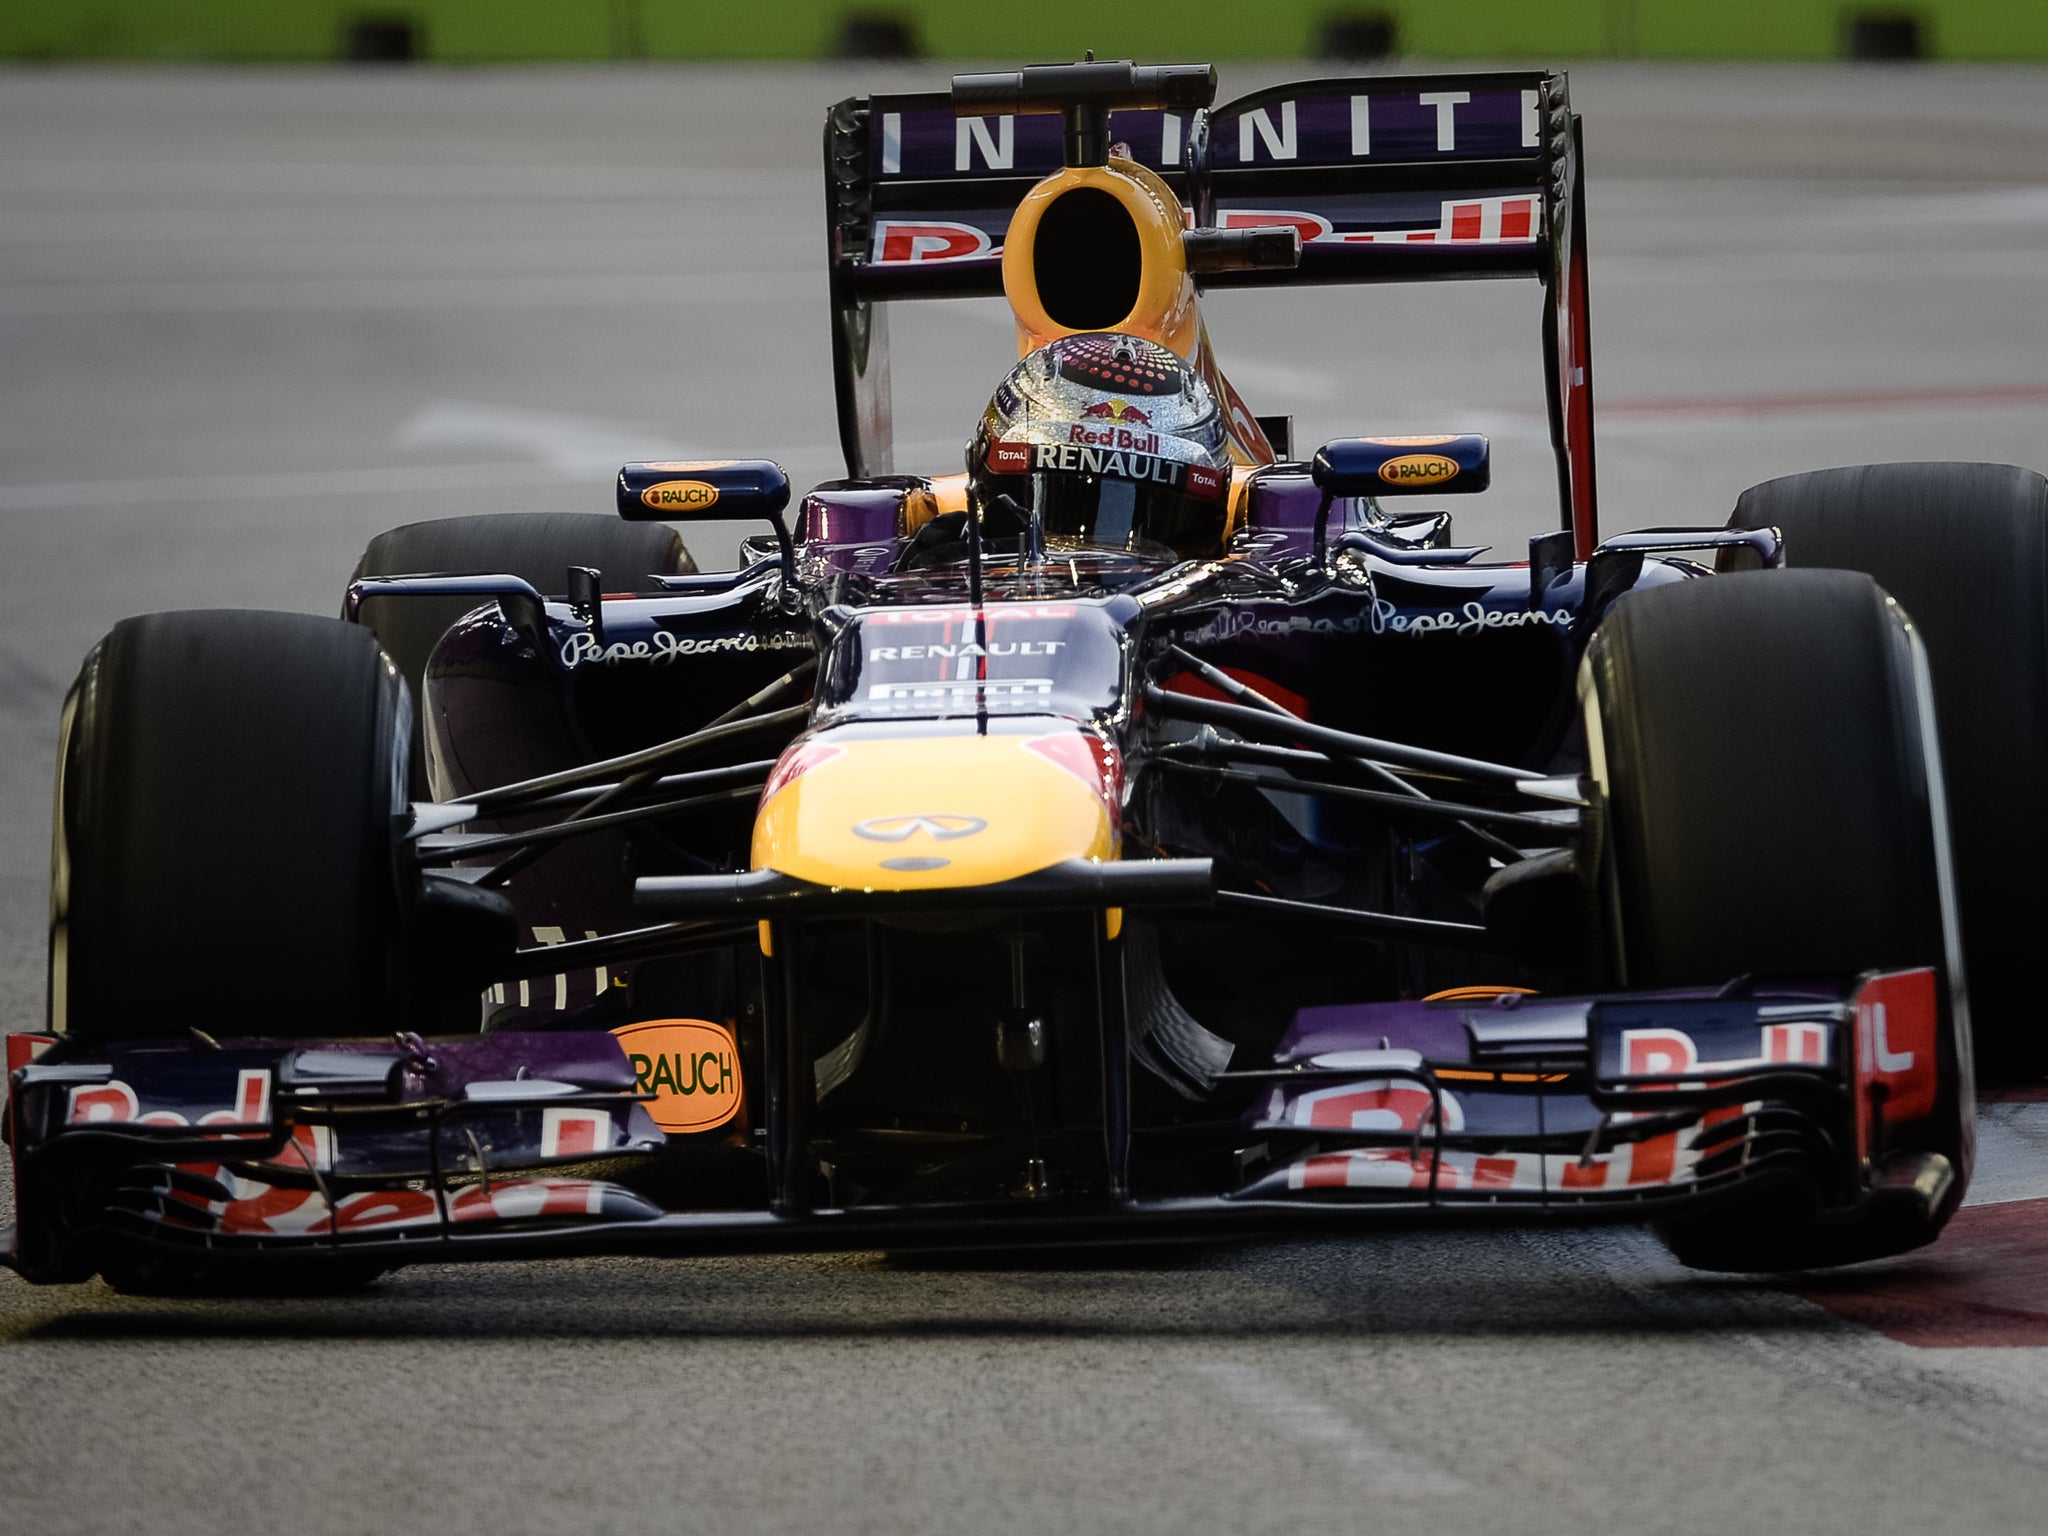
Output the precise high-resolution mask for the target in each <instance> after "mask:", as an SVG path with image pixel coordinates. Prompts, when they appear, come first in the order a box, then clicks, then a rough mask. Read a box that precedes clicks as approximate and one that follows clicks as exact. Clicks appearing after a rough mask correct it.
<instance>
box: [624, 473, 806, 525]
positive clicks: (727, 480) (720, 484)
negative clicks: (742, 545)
mask: <svg viewBox="0 0 2048 1536" xmlns="http://www.w3.org/2000/svg"><path fill="white" fill-rule="evenodd" d="M788 505H789V476H788V475H785V474H784V473H783V472H782V466H781V465H780V464H777V463H774V462H773V461H771V460H768V459H703V460H695V461H685V462H680V463H677V462H668V461H662V462H656V463H652V464H628V465H627V466H626V467H625V468H624V469H622V470H620V471H619V516H621V517H623V518H624V519H625V520H626V521H627V522H629V523H654V522H677V523H694V522H701V521H704V520H705V519H708V518H721V519H723V518H764V519H767V520H769V521H771V522H772V521H774V520H775V519H776V518H777V517H779V516H780V515H781V513H782V509H783V508H784V507H786V506H788Z"/></svg>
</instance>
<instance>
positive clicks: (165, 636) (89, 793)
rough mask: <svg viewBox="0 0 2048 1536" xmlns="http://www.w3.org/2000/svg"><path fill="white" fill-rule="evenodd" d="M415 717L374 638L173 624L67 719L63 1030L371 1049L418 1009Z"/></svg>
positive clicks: (240, 616)
mask: <svg viewBox="0 0 2048 1536" xmlns="http://www.w3.org/2000/svg"><path fill="white" fill-rule="evenodd" d="M409 725H410V720H409V715H408V712H407V708H406V702H405V697H404V693H403V691H402V689H401V687H400V684H399V681H398V676H397V673H396V672H395V671H394V670H393V669H392V667H391V665H390V663H389V662H388V661H387V660H386V659H385V657H384V654H383V653H382V652H381V651H380V650H379V649H378V647H377V642H376V640H375V639H373V638H372V637H371V636H370V635H369V633H368V632H366V631H364V630H362V629H360V628H358V627H357V626H355V625H353V624H344V623H341V622H340V621H338V620H335V619H324V618H315V617H312V616H309V615H305V614H295V613H246V612H231V611H217V612H194V613H160V614H151V615H149V616H147V617H144V618H137V619H127V620H124V621H122V622H121V623H120V624H117V625H116V626H115V627H114V629H113V631H112V632H111V633H110V634H108V635H107V637H106V638H105V639H104V640H102V641H101V642H100V643H99V645H97V646H96V647H94V649H93V651H92V653H91V654H90V655H89V656H87V657H86V660H85V664H84V666H83V667H82V669H81V670H80V672H79V675H78V680H77V682H76V683H74V684H73V685H72V689H71V693H70V695H69V696H68V697H67V699H66V700H65V705H64V715H63V725H62V731H61V736H60V742H59V749H58V751H59V756H58V779H57V808H56V819H55V828H54V837H53V849H52V858H51V895H50V973H49V977H50V987H49V999H50V1001H49V1008H50V1022H51V1026H52V1027H53V1028H54V1029H56V1030H59V1031H64V1032H68V1033H70V1034H73V1035H78V1036H84V1037H91V1038H94V1039H135V1038H142V1037H148V1036H163V1035H176V1034H180V1033H183V1032H184V1031H186V1030H188V1029H195V1028H196V1029H201V1030H205V1031H207V1032H208V1033H212V1034H222V1033H226V1034H250V1035H254V1034H261V1035H272V1036H285V1037H290V1038H320V1037H329V1036H350V1035H363V1034H371V1033H377V1032H381V1031H384V1030H389V1029H391V1028H393V1027H394V1026H395V1022H397V1020H396V1018H395V1015H396V1010H397V1008H398V1006H399V1003H400V999H401V996H402V988H401V985H400V973H401V962H400V945H399V942H398V940H399V929H400V917H401V901H400V892H399V886H398V876H397V857H396V850H397V840H396V839H397V831H398V822H397V820H396V818H397V817H398V816H399V815H400V814H401V813H402V812H403V811H404V810H405V808H406V800H405V762H406V752H407V737H408V732H409Z"/></svg>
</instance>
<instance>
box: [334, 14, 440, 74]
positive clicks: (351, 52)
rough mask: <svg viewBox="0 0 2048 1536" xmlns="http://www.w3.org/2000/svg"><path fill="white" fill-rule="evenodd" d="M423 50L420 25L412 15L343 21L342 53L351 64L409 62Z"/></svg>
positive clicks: (364, 17) (359, 17) (361, 17)
mask: <svg viewBox="0 0 2048 1536" xmlns="http://www.w3.org/2000/svg"><path fill="white" fill-rule="evenodd" d="M420 53H421V49H420V27H419V24H418V23H417V22H415V21H414V20H413V19H412V18H411V17H409V16H358V17H356V18H355V19H354V20H352V21H348V22H345V23H343V24H342V29H341V56H342V57H343V58H344V59H346V60H347V61H348V62H349V63H351V64H410V63H412V62H414V61H415V60H416V59H418V58H419V56H420Z"/></svg>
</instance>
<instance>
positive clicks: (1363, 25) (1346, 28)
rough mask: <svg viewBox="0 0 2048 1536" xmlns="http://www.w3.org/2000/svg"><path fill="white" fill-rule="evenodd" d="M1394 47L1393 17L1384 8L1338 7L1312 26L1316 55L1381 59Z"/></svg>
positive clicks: (1333, 57)
mask: <svg viewBox="0 0 2048 1536" xmlns="http://www.w3.org/2000/svg"><path fill="white" fill-rule="evenodd" d="M1393 51H1394V18H1393V17H1392V16H1389V15H1388V14H1387V13H1386V12H1384V11H1340V12H1338V13H1337V14H1335V15H1332V16H1325V17H1324V18H1323V20H1322V24H1321V25H1320V26H1319V27H1318V28H1317V29H1316V57H1317V58H1322V59H1384V58H1386V57H1387V56H1388V55H1389V54H1391V53H1392V52H1393Z"/></svg>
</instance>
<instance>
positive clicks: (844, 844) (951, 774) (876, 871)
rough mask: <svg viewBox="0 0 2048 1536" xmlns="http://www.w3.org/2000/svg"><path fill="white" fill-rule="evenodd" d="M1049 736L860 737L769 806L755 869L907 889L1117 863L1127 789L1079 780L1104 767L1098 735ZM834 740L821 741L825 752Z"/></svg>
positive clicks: (1066, 729)
mask: <svg viewBox="0 0 2048 1536" xmlns="http://www.w3.org/2000/svg"><path fill="white" fill-rule="evenodd" d="M1048 727H1049V728H1048V730H1047V732H1046V733H1044V734H1042V735H1037V736H1033V735H996V736H980V735H968V734H960V735H946V736H917V737H890V738H883V739H874V738H869V739H864V740H848V741H846V742H844V743H843V750H841V751H839V752H838V753H836V754H834V755H832V756H829V757H822V760H819V761H817V762H816V764H815V766H813V767H811V768H809V769H808V770H807V771H805V772H804V773H803V774H801V775H800V776H799V777H797V778H795V779H793V780H792V781H790V782H789V783H788V784H786V785H784V786H783V787H782V788H781V789H779V790H777V791H776V792H775V794H774V795H772V796H771V797H770V798H769V800H768V802H767V804H766V805H764V806H763V807H762V808H761V813H760V815H759V817H758V818H756V820H755V822H754V848H753V863H754V868H756V869H773V870H777V871H779V872H781V873H782V874H785V875H792V876H794V877H795V878H797V879H799V880H809V881H812V882H813V883H815V884H818V885H830V886H851V887H855V888H857V889H864V890H879V891H906V890H930V889H938V888H944V887H950V886H969V885H993V884H996V883H997V882H1000V881H1004V880H1014V879H1016V878H1018V877H1019V876H1020V875H1028V874H1031V873H1032V872H1033V871H1035V870H1040V869H1044V868H1046V867H1048V866H1049V865H1053V864H1057V863H1059V862H1060V861H1061V860H1063V859H1074V858H1082V859H1113V858H1115V857H1116V856H1117V844H1118V832H1119V826H1118V822H1119V816H1118V813H1117V810H1116V806H1115V802H1114V791H1113V790H1112V789H1110V788H1109V787H1108V785H1107V783H1106V782H1098V783H1096V784H1094V785H1091V784H1090V783H1089V782H1088V779H1087V778H1086V777H1084V776H1083V774H1082V773H1081V772H1077V771H1076V769H1077V767H1084V766H1085V765H1086V764H1087V763H1088V761H1089V760H1090V758H1091V756H1100V754H1101V752H1102V750H1103V749H1101V748H1100V746H1099V740H1098V738H1094V737H1092V736H1087V735H1084V734H1083V733H1081V732H1079V731H1077V730H1076V729H1075V728H1074V727H1072V726H1070V725H1066V724H1064V723H1054V722H1048ZM832 735H833V733H831V732H825V733H822V734H821V735H818V736H813V737H811V738H809V741H810V743H811V744H812V750H813V751H814V752H815V749H816V746H817V745H818V744H821V743H823V742H826V741H828V740H830V739H831V737H832ZM1084 743H1085V744H1086V745H1083V744H1084ZM1077 749H1078V750H1077Z"/></svg>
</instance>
